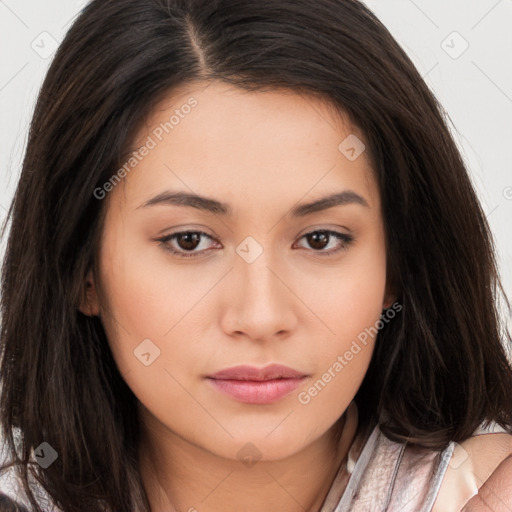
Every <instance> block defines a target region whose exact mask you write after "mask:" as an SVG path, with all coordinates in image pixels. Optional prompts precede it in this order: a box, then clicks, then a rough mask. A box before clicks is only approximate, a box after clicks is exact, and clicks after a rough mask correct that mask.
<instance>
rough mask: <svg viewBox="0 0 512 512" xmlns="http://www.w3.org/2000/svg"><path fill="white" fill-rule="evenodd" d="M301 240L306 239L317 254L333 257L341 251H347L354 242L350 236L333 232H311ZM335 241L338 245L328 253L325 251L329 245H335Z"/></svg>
mask: <svg viewBox="0 0 512 512" xmlns="http://www.w3.org/2000/svg"><path fill="white" fill-rule="evenodd" d="M301 239H305V240H306V241H307V244H308V245H309V247H310V248H312V249H313V250H314V252H315V253H318V254H319V255H322V256H331V255H333V254H336V253H338V252H340V251H343V250H346V249H348V246H349V245H350V243H351V242H352V241H353V240H354V239H353V237H352V236H350V235H347V234H345V233H339V232H338V231H331V230H317V231H311V232H310V233H306V234H305V235H303V236H302V237H301ZM333 240H334V242H336V241H337V243H335V244H334V248H331V249H330V250H328V251H326V250H324V249H325V248H326V247H328V246H329V245H333V244H332V241H333Z"/></svg>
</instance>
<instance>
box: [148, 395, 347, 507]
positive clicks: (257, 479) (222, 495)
mask: <svg viewBox="0 0 512 512" xmlns="http://www.w3.org/2000/svg"><path fill="white" fill-rule="evenodd" d="M354 409H355V404H351V406H349V408H348V409H347V411H345V413H344V414H343V415H342V416H341V418H340V419H339V420H338V421H337V422H336V423H335V424H334V425H333V426H332V427H331V428H330V429H329V430H328V431H327V432H325V433H324V434H323V435H321V436H320V437H319V438H317V439H316V440H315V441H313V442H312V443H310V444H308V445H307V446H305V447H304V448H303V449H302V450H300V451H299V452H297V453H295V454H293V455H290V456H289V457H286V458H285V459H281V460H270V461H268V460H263V459H262V460H259V461H257V462H256V463H254V464H246V465H244V464H241V462H240V460H237V459H226V458H223V457H219V456H217V455H215V454H213V453H211V452H210V451H207V450H204V449H202V448H201V447H200V446H198V445H196V444H194V443H191V442H190V441H188V440H186V439H183V438H182V437H180V436H178V435H176V434H175V433H173V432H170V431H169V430H168V429H165V428H164V429H155V428H149V429H148V428H144V425H147V423H146V422H144V421H142V422H141V425H142V426H143V428H142V439H141V443H140V445H139V456H140V471H141V478H142V481H143V484H144V488H145V490H146V494H147V496H148V500H149V503H150V505H151V510H152V512H171V511H172V512H225V510H226V508H227V507H228V508H229V509H231V510H244V511H247V512H261V511H267V510H269V504H270V503H271V504H272V507H271V508H272V509H273V510H287V511H290V512H304V511H307V512H320V510H321V508H322V503H323V502H324V500H325V497H326V495H327V494H328V492H329V489H330V488H331V485H332V483H333V480H334V478H335V476H336V474H337V472H338V469H339V467H340V465H341V464H342V463H344V462H345V460H346V457H347V454H348V450H349V449H350V446H351V444H352V441H353V440H354V437H355V434H356V430H357V411H356V410H354ZM143 416H144V414H142V415H141V418H142V417H143ZM157 433H158V435H156V434H157ZM162 434H163V435H162Z"/></svg>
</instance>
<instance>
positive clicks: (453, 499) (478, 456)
mask: <svg viewBox="0 0 512 512" xmlns="http://www.w3.org/2000/svg"><path fill="white" fill-rule="evenodd" d="M510 455H512V434H510V433H507V432H505V431H503V429H501V428H500V427H496V428H495V431H494V432H493V431H492V430H491V431H484V430H481V431H479V433H476V434H475V435H473V436H472V437H470V438H469V439H466V440H465V441H464V442H462V443H460V444H458V443H454V451H453V455H452V457H451V459H450V461H449V463H448V467H447V469H446V473H445V475H444V478H443V481H442V483H441V487H440V489H439V493H438V495H437V498H436V501H435V503H434V507H433V509H432V512H444V511H447V510H454V511H460V510H461V509H462V508H463V507H464V505H466V504H467V503H468V501H469V500H470V499H471V498H473V497H474V496H477V495H478V493H479V491H480V489H481V487H482V486H483V485H484V484H485V482H487V481H488V480H489V479H490V477H491V475H493V473H494V472H495V471H496V469H497V468H498V466H500V464H501V463H502V462H504V461H505V460H506V459H507V457H509V456H510ZM500 472H501V469H500ZM508 479H509V481H510V476H509V477H508ZM507 492H512V490H511V491H507ZM475 510H476V509H475Z"/></svg>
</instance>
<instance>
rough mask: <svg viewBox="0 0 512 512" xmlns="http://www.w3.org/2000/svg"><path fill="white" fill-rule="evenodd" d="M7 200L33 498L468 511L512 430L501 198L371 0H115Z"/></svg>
mask: <svg viewBox="0 0 512 512" xmlns="http://www.w3.org/2000/svg"><path fill="white" fill-rule="evenodd" d="M10 215H11V218H12V226H11V232H10V235H9V240H8V247H7V254H6V259H5V265H4V270H3V281H2V286H3V288H2V301H3V302H2V307H3V310H2V311H3V319H4V321H3V325H2V350H3V358H2V367H1V382H2V389H3V393H2V402H1V410H0V411H1V416H0V417H1V423H2V427H3V436H4V437H5V439H6V441H7V452H8V454H7V455H8V456H7V457H6V458H7V459H8V460H11V461H13V462H14V463H18V465H17V466H15V467H17V468H19V469H18V471H19V473H18V474H17V475H16V478H17V481H18V482H19V485H18V488H16V487H15V488H14V489H12V490H11V491H10V496H11V500H14V501H18V502H20V503H23V501H24V502H25V504H26V505H27V506H28V507H30V508H31V509H33V510H37V511H40V510H52V509H55V510H57V509H59V510H64V511H66V512H67V511H85V510H87V511H100V510H112V511H121V510H123V511H126V510H137V511H149V510H151V511H152V512H160V511H168V510H180V511H182V510H186V511H189V512H193V511H210V512H212V511H218V510H244V511H247V512H253V511H262V510H265V511H267V510H286V511H290V512H294V511H300V510H308V511H315V512H316V511H322V512H327V511H333V510H336V511H337V512H340V511H342V510H354V511H355V510H372V511H373V510H403V511H405V510H460V509H461V508H462V507H463V506H468V507H469V506H470V499H472V498H473V497H475V498H478V499H480V498H482V496H483V495H482V496H480V498H479V497H478V489H479V488H481V487H482V485H483V484H484V482H485V481H486V480H487V479H488V478H489V477H490V475H491V474H493V472H494V470H495V469H496V468H497V467H498V466H499V465H500V464H502V463H504V461H505V460H506V457H507V455H509V454H510V453H512V448H511V445H510V441H511V439H512V437H511V436H510V431H511V425H512V406H511V402H510V389H512V371H511V367H510V362H509V361H508V360H507V357H506V353H505V349H504V346H503V342H505V343H510V336H509V334H508V333H506V332H503V331H502V330H501V325H500V323H499V318H498V314H497V308H496V299H497V297H498V292H499V291H500V289H501V288H500V284H499V279H498V277H497V273H496V265H495V259H494V254H493V251H492V243H491V236H490V233H489V228H488V226H487V223H486V221H485V216H484V215H483V213H482V210H481V208H480V206H479V204H478V201H477V199H476V195H475V192H474V190H473V188H472V185H471V183H470V180H469V178H468V174H467V171H466V169H465V168H464V165H463V162H462V160H461V158H460V155H459V153H458V152H457V149H456V146H455V144H454V142H453V140H452V138H451V137H450V134H449V131H448V129H447V127H446V124H445V121H444V118H443V116H442V112H441V110H440V107H439V105H438V104H437V102H436V100H435V99H434V98H433V96H432V94H431V92H430V91H429V90H428V88H427V86H426V85H425V83H424V82H423V81H422V79H421V77H420V76H419V74H418V72H417V71H416V69H415V68H414V66H413V65H412V64H411V62H410V60H409V59H408V58H407V56H406V55H405V54H404V52H403V51H402V50H401V49H400V47H399V46H398V45H397V43H396V42H395V41H394V40H393V38H392V37H391V36H390V34H389V33H388V31H387V30H386V29H385V28H384V27H383V26H382V25H381V24H380V23H379V21H378V20H377V19H376V18H375V17H374V16H373V15H372V13H371V12H369V11H368V10H367V9H366V8H365V7H364V6H363V5H362V4H360V3H359V2H355V1H329V0H324V1H321V2H314V3H313V2H311V1H309V0H308V1H306V0H301V1H294V2H282V1H261V2H260V1H258V2H238V1H234V0H233V1H218V2H211V1H208V2H207V1H191V0H189V1H186V0H174V1H166V0H145V1H140V0H112V1H110V2H100V1H93V2H92V3H91V4H89V5H88V6H87V7H86V9H85V10H84V12H83V13H82V14H81V16H80V17H79V18H78V19H77V21H76V22H75V24H74V25H73V27H72V28H71V30H70V31H69V33H68V35H67V36H66V38H65V40H64V41H63V43H62V44H61V46H60V48H59V50H58V52H57V54H56V57H55V60H54V62H53V63H52V65H51V67H50V70H49V72H48V75H47V77H46V80H45V83H44V84H43V87H42V90H41V93H40V97H39V100H38V103H37V106H36V110H35V113H34V118H33V122H32V126H31V131H30V140H29V143H28V147H27V154H26V157H25V161H24V165H23V172H22V176H21V179H20V183H19V186H18V190H17V192H16V196H15V199H14V202H13V205H12V208H11V211H10ZM20 340H23V343H20ZM486 432H495V433H486ZM6 466H7V464H6ZM503 467H504V466H503ZM503 467H502V468H501V469H503ZM501 474H502V475H503V473H501ZM498 475H499V474H498ZM35 478H37V479H38V482H37V483H36V482H35ZM10 481H11V483H12V476H11V480H10ZM29 482H30V483H31V485H29ZM377 482H378V485H377ZM489 482H491V480H489ZM9 485H11V484H9ZM0 488H1V484H0ZM11 488H12V485H11ZM487 488H491V487H490V485H489V486H488V487H487ZM31 489H33V490H34V495H32V493H31V492H30V491H31ZM496 489H497V490H498V494H499V495H500V497H501V494H500V493H501V492H504V491H505V490H506V489H504V488H503V486H502V487H499V486H498V487H497V488H496ZM16 495H17V497H16ZM503 496H505V494H503ZM502 501H503V500H502ZM473 503H476V502H475V501H473Z"/></svg>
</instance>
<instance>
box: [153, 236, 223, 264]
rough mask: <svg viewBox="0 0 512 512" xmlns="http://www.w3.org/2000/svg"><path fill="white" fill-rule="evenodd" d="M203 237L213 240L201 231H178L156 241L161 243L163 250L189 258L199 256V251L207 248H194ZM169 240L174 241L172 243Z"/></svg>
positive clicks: (201, 251) (199, 243)
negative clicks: (198, 249)
mask: <svg viewBox="0 0 512 512" xmlns="http://www.w3.org/2000/svg"><path fill="white" fill-rule="evenodd" d="M203 238H207V239H210V240H213V238H212V237H211V236H210V235H208V234H207V233H204V232H203V231H180V232H179V233H173V234H171V235H166V236H164V237H163V238H159V239H158V240H157V241H158V242H160V243H161V244H162V245H163V247H164V249H165V250H167V251H169V252H171V253H173V254H176V255H177V256H179V257H184V258H189V257H193V256H199V254H200V253H203V252H205V251H206V250H207V249H204V248H203V250H200V251H196V250H195V249H197V248H198V247H199V246H200V245H201V242H202V240H203ZM171 242H174V245H173V244H171Z"/></svg>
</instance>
